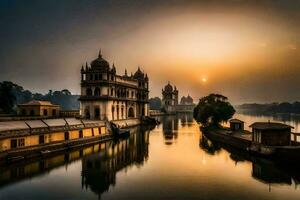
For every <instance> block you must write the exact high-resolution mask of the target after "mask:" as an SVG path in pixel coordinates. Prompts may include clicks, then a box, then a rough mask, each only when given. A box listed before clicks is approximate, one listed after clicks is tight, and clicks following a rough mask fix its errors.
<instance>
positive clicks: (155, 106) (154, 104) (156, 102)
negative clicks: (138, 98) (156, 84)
mask: <svg viewBox="0 0 300 200" xmlns="http://www.w3.org/2000/svg"><path fill="white" fill-rule="evenodd" d="M149 102H150V109H151V110H159V109H160V108H161V100H160V98H159V97H154V98H150V99H149Z"/></svg>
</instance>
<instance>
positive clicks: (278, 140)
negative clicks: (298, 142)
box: [250, 122, 293, 146]
mask: <svg viewBox="0 0 300 200" xmlns="http://www.w3.org/2000/svg"><path fill="white" fill-rule="evenodd" d="M250 127H251V128H252V142H254V143H257V144H262V145H266V146H287V145H290V144H291V129H292V128H293V127H292V126H290V125H287V124H283V123H275V122H255V123H253V124H251V125H250Z"/></svg>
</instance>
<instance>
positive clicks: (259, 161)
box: [199, 135, 300, 191]
mask: <svg viewBox="0 0 300 200" xmlns="http://www.w3.org/2000/svg"><path fill="white" fill-rule="evenodd" d="M199 146H200V148H201V149H203V150H204V151H205V152H207V153H210V154H212V155H213V154H215V153H216V152H219V151H220V150H221V149H225V150H226V151H227V152H229V153H230V156H229V157H230V158H231V160H233V161H234V162H235V165H237V164H238V163H239V162H251V164H252V178H254V179H255V180H258V181H260V182H262V183H264V184H268V185H269V191H271V185H274V184H280V185H292V183H293V182H294V183H295V185H296V186H297V185H298V183H299V180H300V179H299V178H300V171H299V170H298V169H299V167H300V165H298V166H288V165H286V164H285V163H278V162H276V161H272V160H268V159H265V158H261V157H255V156H253V155H250V154H248V153H247V152H244V151H240V150H237V149H235V148H232V147H231V146H228V145H226V144H223V143H222V144H221V143H219V142H215V141H211V140H209V139H208V138H207V137H205V136H204V135H202V136H201V138H200V145H199Z"/></svg>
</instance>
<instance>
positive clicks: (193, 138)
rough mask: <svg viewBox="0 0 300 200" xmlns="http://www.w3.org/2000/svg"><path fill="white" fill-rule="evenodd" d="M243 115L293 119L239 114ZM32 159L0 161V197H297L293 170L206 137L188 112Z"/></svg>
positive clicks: (296, 177) (247, 118)
mask: <svg viewBox="0 0 300 200" xmlns="http://www.w3.org/2000/svg"><path fill="white" fill-rule="evenodd" d="M236 117H238V118H241V119H243V120H245V121H246V126H248V125H250V124H251V122H253V121H262V120H272V121H273V120H276V121H282V120H283V121H285V122H286V123H290V124H292V125H293V126H294V127H295V130H296V131H298V129H299V128H298V124H299V121H297V120H295V119H294V118H292V117H290V118H284V119H283V118H278V117H277V118H276V117H274V116H255V115H245V114H238V115H237V116H236ZM160 120H161V122H162V123H161V124H160V125H159V126H157V127H155V128H154V129H152V130H150V129H148V128H145V127H137V128H135V129H133V130H132V135H131V136H130V138H128V139H125V140H122V141H110V142H106V143H103V144H95V145H92V146H88V147H84V148H82V149H77V150H73V151H70V152H65V153H63V154H58V155H54V156H52V157H49V158H44V159H39V160H27V161H26V162H23V163H16V164H11V165H6V166H0V199H1V200H6V199H14V200H17V199H28V200H34V199H43V200H47V199H222V200H227V199H228V200H229V199H230V200H233V199H236V200H240V199H243V200H248V199H255V200H258V199H264V200H268V199H270V200H271V199H272V200H275V199H289V200H291V199H299V198H300V188H299V185H298V184H299V183H300V170H299V172H298V170H294V169H289V168H288V167H282V166H281V165H280V166H278V165H277V164H276V163H273V162H272V161H269V160H264V159H259V158H253V157H250V158H249V157H248V156H247V155H243V153H240V152H236V151H235V150H232V149H230V148H227V147H223V146H221V145H219V144H216V143H213V142H211V141H209V140H207V139H206V138H205V137H204V136H203V135H202V133H201V131H200V130H199V126H198V124H197V123H196V122H195V121H194V120H193V118H192V116H190V115H179V116H165V117H161V118H160Z"/></svg>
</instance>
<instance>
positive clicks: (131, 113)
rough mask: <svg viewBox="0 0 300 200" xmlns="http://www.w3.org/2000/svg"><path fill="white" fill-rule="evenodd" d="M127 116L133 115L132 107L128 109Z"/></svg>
mask: <svg viewBox="0 0 300 200" xmlns="http://www.w3.org/2000/svg"><path fill="white" fill-rule="evenodd" d="M128 117H134V110H133V108H132V107H130V108H129V109H128Z"/></svg>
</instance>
